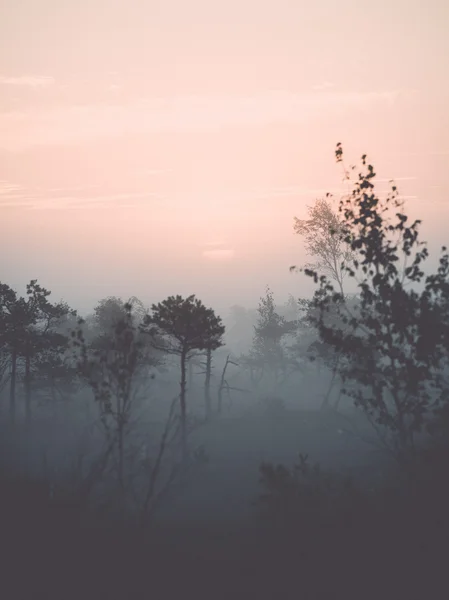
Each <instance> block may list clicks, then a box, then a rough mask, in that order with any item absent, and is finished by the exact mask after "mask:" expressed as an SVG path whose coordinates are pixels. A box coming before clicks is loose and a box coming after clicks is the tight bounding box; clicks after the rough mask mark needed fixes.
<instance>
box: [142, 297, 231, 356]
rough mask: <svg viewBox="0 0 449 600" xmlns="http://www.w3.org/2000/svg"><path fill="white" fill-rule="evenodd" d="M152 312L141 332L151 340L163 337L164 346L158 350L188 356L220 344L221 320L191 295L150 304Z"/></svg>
mask: <svg viewBox="0 0 449 600" xmlns="http://www.w3.org/2000/svg"><path fill="white" fill-rule="evenodd" d="M151 310H152V314H150V315H147V317H146V318H145V320H144V324H143V330H144V331H146V332H148V333H149V334H151V336H153V338H154V336H157V335H160V336H162V337H163V338H164V339H165V341H166V342H167V345H166V346H162V348H161V349H163V350H165V351H167V352H170V353H172V354H185V355H187V354H188V353H189V352H192V351H193V350H207V349H209V348H210V349H212V350H215V349H216V348H219V347H220V346H221V345H222V343H223V342H222V336H223V334H224V331H225V329H224V326H223V325H222V323H221V319H220V317H217V316H216V315H215V313H214V311H213V310H212V309H211V308H206V307H205V306H204V304H203V303H202V302H201V300H199V299H197V298H195V296H194V295H192V296H189V297H188V298H182V296H169V297H168V298H167V299H166V300H164V301H162V302H159V303H158V304H153V305H152V307H151ZM156 346H158V343H157V342H156Z"/></svg>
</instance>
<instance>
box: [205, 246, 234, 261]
mask: <svg viewBox="0 0 449 600" xmlns="http://www.w3.org/2000/svg"><path fill="white" fill-rule="evenodd" d="M202 256H203V258H207V259H209V260H217V261H227V260H231V259H233V258H234V256H235V252H234V250H233V248H216V249H213V250H204V252H203V253H202Z"/></svg>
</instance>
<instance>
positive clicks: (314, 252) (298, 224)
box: [290, 195, 353, 293]
mask: <svg viewBox="0 0 449 600" xmlns="http://www.w3.org/2000/svg"><path fill="white" fill-rule="evenodd" d="M308 213H309V218H308V219H298V218H297V217H295V222H294V231H295V233H297V234H298V235H300V236H302V237H304V239H305V247H306V250H307V253H308V254H309V255H310V256H313V257H315V258H316V261H315V262H314V263H309V264H307V265H306V268H308V269H314V270H315V271H317V272H319V273H322V274H323V273H324V274H327V275H328V276H329V277H330V278H331V279H333V280H334V281H335V282H336V283H337V284H338V287H339V290H340V292H341V293H343V280H344V277H345V274H346V271H345V269H344V267H343V265H344V264H347V263H349V262H351V260H352V258H353V252H352V250H351V249H350V248H349V247H348V245H347V244H345V243H344V240H343V239H342V222H341V218H340V215H339V214H338V213H336V212H335V211H334V210H333V208H332V204H331V202H330V197H329V195H328V196H326V198H324V199H318V200H316V202H315V204H314V205H313V206H309V207H308ZM295 269H296V267H291V268H290V270H295Z"/></svg>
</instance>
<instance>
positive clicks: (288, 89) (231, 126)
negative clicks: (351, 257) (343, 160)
mask: <svg viewBox="0 0 449 600" xmlns="http://www.w3.org/2000/svg"><path fill="white" fill-rule="evenodd" d="M448 30H449V8H448V5H447V2H445V1H444V0H440V1H436V0H430V1H427V2H423V1H417V0H408V1H405V0H392V1H390V2H386V1H382V2H377V3H368V2H363V1H360V0H358V1H356V0H341V1H339V2H334V1H333V0H332V1H331V0H326V1H322V2H317V3H313V4H312V3H310V5H305V4H304V3H302V2H292V1H291V0H276V1H274V0H265V1H261V0H259V1H258V2H256V1H255V0H239V2H237V1H234V0H228V1H227V2H210V0H189V2H186V1H185V0H164V2H156V1H153V2H152V1H151V0H146V1H144V0H127V1H126V2H125V1H124V0H123V1H122V0H116V1H112V0H110V1H108V2H106V1H103V0H77V2H65V1H64V2H63V1H62V0H39V1H38V0H15V2H11V3H9V6H7V7H6V6H5V7H2V18H1V19H0V212H1V225H0V227H1V236H0V252H1V255H2V257H3V262H2V265H1V266H2V273H1V280H3V281H5V282H7V283H9V284H10V285H13V286H14V287H17V288H18V289H23V286H24V284H25V283H26V282H27V281H28V280H30V279H31V278H35V277H37V278H39V280H40V282H41V283H42V284H43V285H45V286H46V287H48V288H50V289H52V290H53V292H54V295H55V296H56V297H64V298H65V299H66V300H67V301H68V302H69V303H71V304H73V305H74V306H76V307H79V308H80V309H81V310H90V309H91V308H92V306H93V304H94V303H95V301H96V300H97V299H99V298H101V297H104V296H106V295H112V294H113V295H122V296H123V297H128V296H131V295H137V296H140V297H142V299H143V300H144V301H147V302H150V301H157V300H160V299H162V298H163V297H165V296H166V295H169V294H176V293H181V294H189V293H196V294H197V295H198V296H199V297H201V298H202V299H203V300H204V301H205V302H207V303H210V304H212V305H214V306H216V307H217V308H219V309H220V310H222V309H224V308H225V307H227V306H229V305H231V304H234V303H237V302H239V303H243V304H247V305H255V304H256V303H257V301H258V298H259V296H260V295H261V294H263V291H264V288H265V285H266V284H269V285H270V286H271V287H272V288H273V290H274V291H275V293H276V295H277V296H278V297H279V300H280V301H282V300H284V299H285V298H286V296H287V294H288V293H289V292H291V293H293V294H295V295H300V294H302V293H306V292H307V291H308V290H310V286H309V287H307V286H305V285H304V282H303V280H302V279H301V278H300V277H299V276H296V277H295V276H292V275H290V274H289V271H288V267H289V266H290V265H291V264H293V263H297V264H298V263H299V264H300V263H301V262H302V261H304V259H305V257H304V252H303V250H302V248H301V240H300V238H297V237H295V236H294V235H293V229H292V223H293V217H294V216H295V215H296V216H298V217H302V216H304V215H305V212H306V205H307V204H311V203H312V202H313V201H314V199H315V198H317V197H320V196H323V195H324V194H325V193H326V191H330V192H334V193H336V194H338V193H339V191H340V190H341V189H342V186H341V182H340V179H341V173H340V170H339V169H338V168H337V165H335V163H334V156H333V151H334V147H335V144H336V143H337V142H342V143H343V146H344V148H345V152H346V155H347V160H348V161H349V162H355V161H357V160H358V158H359V157H360V155H361V154H362V153H365V152H366V153H367V154H368V155H369V157H370V158H371V159H372V161H373V163H374V165H375V167H376V170H377V172H378V173H379V178H380V179H383V180H388V179H390V178H396V180H397V183H398V185H399V189H400V190H401V191H402V193H403V194H404V195H405V196H407V197H408V206H409V212H410V213H411V215H412V216H419V217H421V218H423V220H424V233H425V237H426V238H427V239H429V240H430V241H431V243H432V244H433V245H434V246H437V245H441V244H443V243H445V242H449V240H448V239H447V226H446V223H447V222H449V211H448V206H449V204H448V201H449V195H448V191H449V175H448V173H449V142H448V141H447V138H448V134H449V113H448V110H447V106H449V78H448V76H447V73H449V37H448V36H447V31H448ZM379 186H380V187H381V188H382V189H385V186H386V183H385V182H382V181H380V182H379Z"/></svg>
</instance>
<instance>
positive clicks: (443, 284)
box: [306, 144, 449, 464]
mask: <svg viewBox="0 0 449 600" xmlns="http://www.w3.org/2000/svg"><path fill="white" fill-rule="evenodd" d="M336 157H337V161H338V162H341V160H342V149H341V145H340V144H339V145H338V146H337V150H336ZM362 166H363V168H362V169H361V172H360V174H359V175H358V178H357V179H356V180H355V182H354V183H353V190H352V192H351V193H350V194H349V195H348V196H347V197H343V198H342V200H341V202H340V214H341V215H342V222H343V226H342V233H343V236H344V237H343V242H344V243H345V244H346V246H347V247H348V249H349V251H350V252H351V253H352V254H353V260H352V262H351V264H347V265H345V267H344V270H345V272H346V273H347V274H348V275H349V276H351V277H353V278H355V279H356V281H357V283H358V289H359V299H358V303H357V306H356V307H355V309H354V308H353V307H351V306H350V305H349V304H348V301H347V299H346V298H345V297H344V296H343V295H342V293H341V291H340V293H338V292H336V291H335V289H334V287H333V285H332V282H331V281H329V279H328V278H327V277H326V276H321V277H320V276H319V274H318V273H317V272H316V271H312V270H306V274H307V275H309V276H311V277H313V279H314V281H315V282H316V283H317V284H318V289H317V290H316V292H315V296H314V300H313V305H314V307H315V309H317V315H316V316H315V318H314V321H315V324H316V326H317V327H318V331H319V334H320V339H321V340H322V341H324V342H325V343H326V344H328V345H329V346H331V347H333V348H334V350H335V352H336V353H338V354H339V355H340V356H342V357H343V359H344V360H342V361H341V362H340V363H339V366H338V371H339V374H340V376H341V377H342V379H343V380H344V382H345V384H347V385H346V386H345V392H346V393H347V394H348V395H350V396H351V397H353V398H354V400H355V404H356V405H357V406H360V407H361V408H362V409H363V411H364V412H365V414H366V415H367V417H368V418H369V420H370V421H371V422H372V423H373V425H375V426H376V428H377V431H378V432H379V434H380V435H381V436H382V439H383V441H384V443H385V444H386V446H387V447H388V448H389V449H390V450H391V451H392V452H393V453H394V455H395V456H396V457H397V458H398V459H399V460H401V462H402V463H403V464H404V463H405V462H408V461H409V460H410V459H413V457H414V456H415V450H416V440H417V437H418V436H419V434H420V433H421V432H422V431H423V429H424V428H425V427H426V426H430V425H431V424H432V423H434V422H435V419H437V421H438V417H439V416H441V415H442V414H444V413H445V411H446V412H447V410H448V402H449V381H448V375H447V373H448V368H449V310H448V308H449V306H448V298H449V255H448V253H447V252H446V248H443V250H442V255H441V257H440V261H439V266H438V269H437V271H436V273H434V274H431V275H427V276H425V274H424V272H423V270H422V266H423V263H424V262H425V260H426V259H427V257H428V251H427V248H426V247H425V245H424V243H423V242H420V241H419V224H420V221H415V222H413V223H411V224H410V225H408V224H407V221H408V217H407V216H406V215H405V214H404V204H403V202H402V201H401V200H400V199H399V197H398V192H397V188H396V186H395V185H392V188H391V192H390V193H389V195H388V196H387V197H386V198H384V199H382V198H380V197H379V196H378V195H377V194H376V192H375V189H374V183H373V180H374V178H375V172H374V169H373V167H372V166H371V165H369V164H367V162H366V156H363V157H362ZM348 177H349V175H348ZM401 265H404V266H403V268H402V270H401V268H400V266H401ZM419 287H421V291H418V289H419ZM329 311H331V312H332V313H335V312H336V313H338V316H339V321H338V323H336V322H335V320H333V319H329V318H328V315H329ZM351 382H353V383H355V384H356V385H351ZM379 427H380V429H378V428H379ZM412 462H413V461H412Z"/></svg>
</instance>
